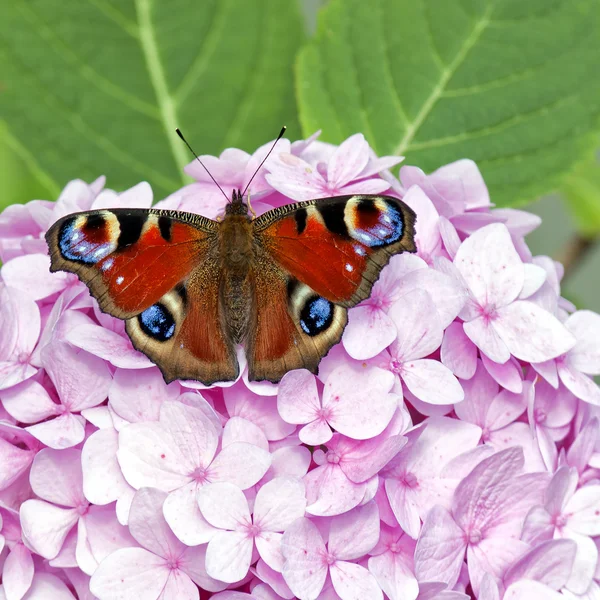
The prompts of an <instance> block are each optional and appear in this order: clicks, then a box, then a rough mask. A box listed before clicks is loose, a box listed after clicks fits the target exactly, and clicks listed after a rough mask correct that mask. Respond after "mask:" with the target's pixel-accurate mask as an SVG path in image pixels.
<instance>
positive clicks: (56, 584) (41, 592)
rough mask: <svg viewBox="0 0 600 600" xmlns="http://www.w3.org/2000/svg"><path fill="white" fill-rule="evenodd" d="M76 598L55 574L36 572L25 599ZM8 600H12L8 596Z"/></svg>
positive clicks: (64, 599)
mask: <svg viewBox="0 0 600 600" xmlns="http://www.w3.org/2000/svg"><path fill="white" fill-rule="evenodd" d="M47 598H48V599H49V598H52V600H75V597H74V596H73V594H71V592H70V591H69V588H68V587H67V586H66V585H65V584H64V583H63V581H61V580H60V579H59V578H58V577H56V576H55V575H51V574H50V573H40V572H38V573H36V574H35V575H34V576H33V581H32V582H31V587H30V588H29V591H28V592H27V595H26V596H25V600H46V599H47ZM7 600H11V599H10V597H8V596H7Z"/></svg>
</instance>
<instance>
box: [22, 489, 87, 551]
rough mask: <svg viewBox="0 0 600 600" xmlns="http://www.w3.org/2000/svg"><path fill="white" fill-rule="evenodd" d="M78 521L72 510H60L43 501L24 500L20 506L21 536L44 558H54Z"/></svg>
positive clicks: (77, 515)
mask: <svg viewBox="0 0 600 600" xmlns="http://www.w3.org/2000/svg"><path fill="white" fill-rule="evenodd" d="M78 519H79V513H78V512H77V510H76V509H73V508H69V509H67V508H60V507H58V506H54V504H49V503H48V502H44V501H43V500H26V501H25V502H24V503H23V504H22V505H21V526H22V527H23V536H25V537H26V538H27V541H28V542H29V544H30V545H31V547H32V548H33V549H34V550H35V551H36V552H37V553H38V554H40V555H41V556H43V557H44V558H54V557H55V556H56V555H57V554H58V553H59V552H60V549H61V547H62V545H63V542H64V541H65V539H66V537H67V534H68V533H69V531H71V529H72V528H73V526H74V525H75V524H76V523H77V520H78Z"/></svg>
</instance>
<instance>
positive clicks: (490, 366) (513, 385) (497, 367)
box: [481, 354, 523, 394]
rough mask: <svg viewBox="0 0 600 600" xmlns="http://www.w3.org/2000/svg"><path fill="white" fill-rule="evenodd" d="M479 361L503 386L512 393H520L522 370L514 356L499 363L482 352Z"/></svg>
mask: <svg viewBox="0 0 600 600" xmlns="http://www.w3.org/2000/svg"><path fill="white" fill-rule="evenodd" d="M481 361H482V362H483V365H484V366H485V368H486V370H487V372H488V373H489V374H490V375H491V376H492V377H493V378H494V380H495V381H497V382H498V383H499V384H500V385H501V386H502V387H503V388H506V389H507V390H508V391H509V392H513V393H514V394H520V393H521V390H522V389H523V370H522V369H521V367H520V366H519V364H518V363H517V362H516V361H515V359H514V358H513V359H512V360H507V361H506V362H505V363H504V364H499V363H497V362H494V361H493V360H491V359H490V358H488V357H487V356H486V355H485V354H482V355H481Z"/></svg>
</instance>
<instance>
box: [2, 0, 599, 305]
mask: <svg viewBox="0 0 600 600" xmlns="http://www.w3.org/2000/svg"><path fill="white" fill-rule="evenodd" d="M323 5H324V6H323ZM367 5H368V6H367ZM599 22H600V4H599V0H527V2H525V3H524V2H522V1H521V0H519V1H517V0H452V1H451V2H447V1H446V0H373V1H372V2H369V3H364V2H362V1H360V0H330V2H328V3H324V2H323V1H322V0H303V1H301V2H295V1H294V0H206V1H205V2H202V3H198V2H192V1H191V0H172V1H167V0H154V2H151V0H82V1H81V2H66V3H65V2H59V1H58V0H27V1H24V0H20V1H17V2H14V3H8V2H6V3H2V5H1V6H0V119H1V120H0V208H2V207H4V206H7V205H8V204H11V203H16V202H26V201H28V200H30V199H34V198H44V199H55V198H56V196H57V194H58V192H59V190H60V188H61V187H62V186H63V185H64V184H65V183H66V182H67V181H68V180H69V179H73V178H78V177H80V178H83V179H87V180H91V179H93V178H95V177H96V176H98V175H100V174H105V175H107V178H108V182H107V185H108V187H113V188H116V189H122V188H125V187H127V186H129V185H132V184H133V183H135V182H136V181H140V180H143V179H146V180H148V181H150V182H151V183H152V185H153V187H154V189H155V191H156V195H157V199H158V198H160V197H162V196H164V195H166V194H167V193H169V192H170V191H173V190H174V189H176V188H177V187H178V186H180V185H182V184H183V183H184V182H185V178H184V177H183V176H182V174H181V170H180V168H181V166H182V165H183V164H185V163H186V162H187V161H188V156H187V154H186V150H185V148H184V147H183V146H182V145H181V143H180V142H179V140H177V139H176V137H175V136H174V135H173V134H172V131H173V129H174V127H175V126H180V127H181V128H182V129H183V130H184V132H185V133H186V136H187V137H188V138H189V139H190V140H191V141H192V143H193V145H194V146H195V148H196V150H197V151H198V152H200V153H212V154H218V153H219V152H220V151H221V150H222V149H223V148H225V147H228V146H237V147H241V148H244V149H246V150H250V151H251V150H252V149H253V148H255V147H256V146H258V145H260V144H262V143H264V141H266V140H268V139H271V138H272V137H273V136H274V133H275V132H276V131H277V130H278V128H279V126H280V124H281V123H284V122H285V123H286V124H287V125H288V126H289V130H288V136H289V137H290V139H296V138H298V137H300V136H306V135H309V134H310V133H312V132H313V131H314V130H316V129H318V128H320V129H322V130H323V135H322V139H325V140H329V141H333V142H339V141H341V140H342V139H344V138H345V137H347V136H348V135H350V134H352V133H354V132H356V131H361V132H363V133H364V134H365V135H366V137H367V138H368V139H369V141H370V143H371V144H372V146H373V147H374V148H375V149H376V151H377V152H378V153H380V154H391V153H398V154H405V155H406V156H407V160H406V163H408V164H416V165H418V166H420V167H422V168H423V169H424V170H426V171H431V170H432V169H434V168H436V167H437V166H440V165H441V164H444V163H446V162H450V161H452V160H456V159H457V158H460V157H463V156H466V157H470V158H473V159H474V160H476V161H477V162H478V164H479V165H480V168H481V169H482V172H483V174H484V176H485V178H486V181H487V182H488V184H489V186H490V191H491V194H492V201H494V202H496V203H497V204H498V205H503V206H508V205H513V206H518V207H519V208H522V207H524V208H525V209H526V210H530V211H532V212H535V213H537V214H539V215H540V216H541V217H542V218H543V225H542V226H541V227H540V228H539V229H538V230H537V231H535V232H533V233H532V234H531V235H530V236H529V238H528V240H529V243H530V246H531V248H532V250H533V252H534V253H535V254H547V255H551V256H553V257H554V258H561V259H562V258H564V257H567V261H568V263H569V267H568V276H567V280H566V282H565V285H564V289H565V293H566V295H567V296H568V297H569V298H570V299H572V300H574V301H575V302H577V304H578V305H579V306H580V307H587V308H592V309H594V310H597V311H600V281H599V279H600V277H599V275H600V244H598V243H596V242H597V240H598V234H599V232H600V167H599V166H598V163H597V160H596V158H595V148H598V147H600V142H599V140H600V136H599V134H598V131H599V124H598V115H599V113H600V81H599V79H600V78H598V77H597V68H598V67H597V66H598V64H600V35H599V34H600V29H599V25H598V23H599Z"/></svg>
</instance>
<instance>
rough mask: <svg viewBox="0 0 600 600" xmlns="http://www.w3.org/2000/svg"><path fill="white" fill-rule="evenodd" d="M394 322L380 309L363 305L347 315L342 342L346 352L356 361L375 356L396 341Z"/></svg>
mask: <svg viewBox="0 0 600 600" xmlns="http://www.w3.org/2000/svg"><path fill="white" fill-rule="evenodd" d="M396 334H397V331H396V325H395V323H394V321H392V319H391V318H390V317H389V316H388V315H387V314H386V313H385V312H384V311H383V310H381V309H380V308H378V307H376V306H373V305H371V304H364V305H362V306H357V307H356V308H353V309H352V310H351V311H350V312H349V313H348V325H347V326H346V329H345V330H344V336H343V337H342V342H343V344H344V348H345V349H346V352H348V354H349V355H350V356H351V357H352V358H355V359H357V360H363V359H365V358H372V357H373V356H377V354H379V353H380V352H381V351H382V350H384V349H385V348H387V347H388V346H389V345H390V344H391V343H392V342H393V341H394V340H395V339H396Z"/></svg>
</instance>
